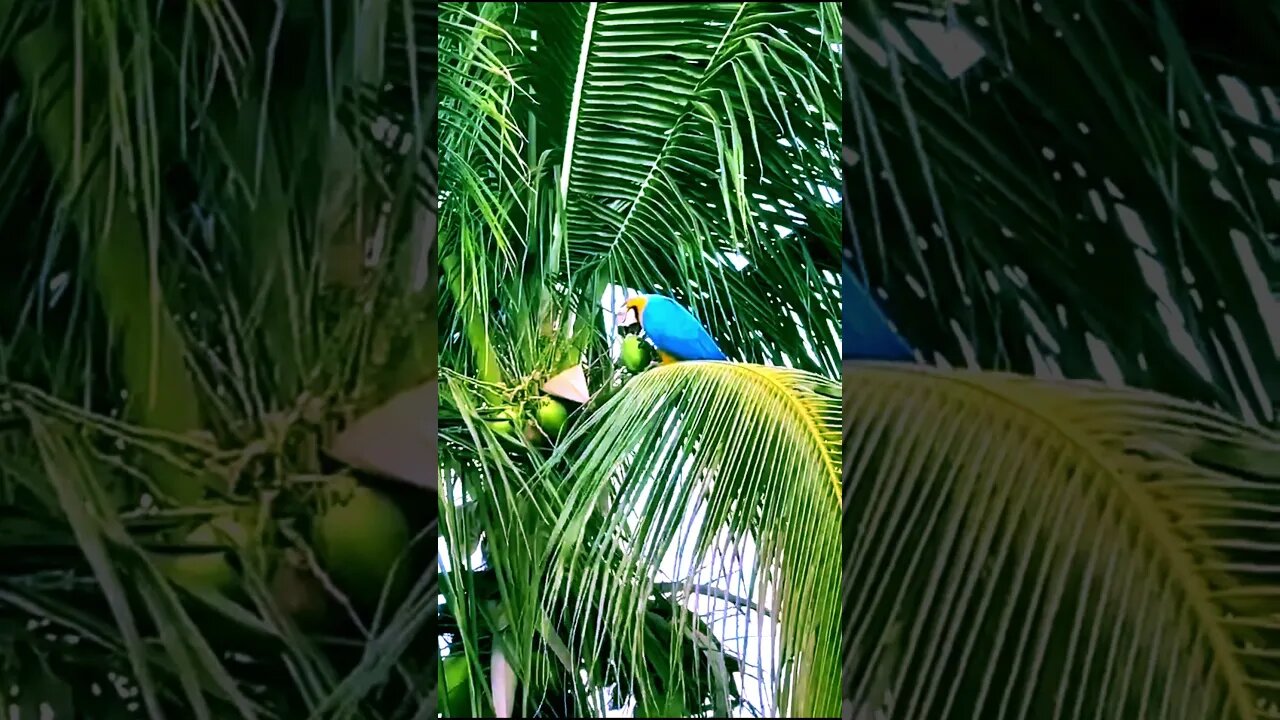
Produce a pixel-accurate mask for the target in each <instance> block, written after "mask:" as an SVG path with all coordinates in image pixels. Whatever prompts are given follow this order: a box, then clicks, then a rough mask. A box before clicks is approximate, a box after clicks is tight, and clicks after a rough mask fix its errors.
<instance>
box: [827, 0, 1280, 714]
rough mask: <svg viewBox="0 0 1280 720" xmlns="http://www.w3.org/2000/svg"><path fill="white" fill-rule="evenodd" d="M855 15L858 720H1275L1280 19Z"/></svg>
mask: <svg viewBox="0 0 1280 720" xmlns="http://www.w3.org/2000/svg"><path fill="white" fill-rule="evenodd" d="M845 11H846V16H845V24H844V26H843V29H844V38H845V48H846V55H845V57H846V66H845V67H846V71H847V72H846V75H845V77H846V98H845V100H846V106H845V113H846V116H845V118H846V119H845V127H846V135H845V139H844V143H845V147H844V161H845V183H846V184H845V195H846V197H847V199H848V203H849V209H850V214H849V220H850V222H848V223H847V224H846V229H847V232H848V235H847V236H846V245H847V248H848V251H849V254H850V262H851V264H853V265H854V266H855V268H857V269H858V270H859V271H860V273H861V274H863V275H864V276H865V277H867V278H868V280H869V284H870V285H871V286H872V288H873V290H874V291H875V292H876V293H877V294H879V295H880V296H881V298H883V299H884V302H885V305H886V306H887V308H888V310H889V311H890V315H891V316H892V317H893V318H894V320H895V321H896V322H897V324H898V326H899V327H900V328H901V329H902V330H903V331H904V334H905V335H906V336H907V337H908V338H910V339H911V341H912V343H913V344H914V345H916V346H917V347H918V348H920V349H921V350H922V351H924V354H925V356H926V357H928V358H931V359H934V360H936V361H937V362H938V364H939V365H943V366H948V365H949V366H958V365H963V366H967V367H968V368H969V369H967V370H964V371H959V370H933V369H929V370H925V369H921V368H909V367H884V366H877V365H874V364H857V365H853V364H851V365H850V366H848V367H847V368H846V370H845V374H844V378H843V384H844V395H845V411H844V413H845V414H844V462H845V467H844V486H845V491H846V496H845V497H846V506H845V515H844V523H843V524H844V528H843V530H844V547H845V558H844V570H843V583H844V596H845V603H844V608H843V622H842V628H843V639H844V648H843V651H844V671H845V672H844V678H845V683H846V684H845V687H844V696H845V698H846V700H847V701H848V702H849V703H850V704H851V706H852V709H853V713H854V715H855V716H859V717H879V718H918V717H929V718H955V719H960V718H974V717H983V718H985V717H1010V718H1042V717H1101V716H1108V717H1110V716H1115V717H1161V718H1187V719H1188V720H1190V719H1192V718H1196V719H1198V718H1208V717H1214V718H1264V717H1276V716H1277V712H1278V711H1280V696H1278V695H1277V690H1276V689H1277V687H1280V668H1277V666H1276V663H1275V657H1276V652H1277V647H1278V646H1277V643H1278V642H1280V638H1278V637H1277V634H1276V630H1277V625H1276V622H1275V618H1276V617H1277V613H1278V612H1280V604H1277V602H1276V597H1277V592H1276V589H1277V585H1276V582H1275V573H1274V568H1273V566H1272V564H1271V562H1270V559H1269V558H1270V557H1271V555H1272V554H1273V553H1274V549H1275V546H1274V536H1275V532H1276V529H1277V525H1276V518H1277V517H1280V515H1278V511H1280V495H1277V488H1278V486H1277V484H1276V482H1275V481H1276V480H1277V474H1276V471H1275V468H1277V467H1280V437H1278V436H1277V435H1276V434H1275V432H1274V431H1273V430H1272V429H1269V428H1268V427H1267V426H1269V425H1272V424H1273V423H1274V409H1275V405H1276V400H1275V398H1276V397H1277V390H1278V389H1280V386H1278V385H1277V382H1280V372H1278V371H1280V350H1278V349H1277V348H1278V347H1280V345H1278V344H1277V338H1278V337H1280V332H1278V328H1277V326H1276V324H1275V319H1276V317H1280V316H1278V315H1277V314H1276V310H1275V308H1276V295H1275V293H1276V291H1277V290H1278V289H1280V265H1277V263H1276V259H1277V257H1278V256H1277V255H1276V253H1275V247H1274V235H1273V233H1272V228H1274V227H1275V225H1276V221H1277V219H1278V218H1280V216H1277V209H1278V208H1277V203H1276V195H1275V185H1274V183H1275V181H1274V179H1273V175H1274V172H1273V168H1272V167H1271V162H1270V154H1271V152H1272V143H1273V141H1274V139H1275V138H1276V137H1277V135H1276V131H1277V130H1278V129H1280V116H1278V115H1277V112H1276V110H1275V108H1274V98H1275V85H1276V79H1277V76H1276V73H1275V63H1274V62H1273V61H1272V59H1271V57H1270V56H1271V54H1272V50H1271V44H1270V42H1269V41H1268V40H1267V39H1266V38H1267V37H1269V36H1270V35H1272V34H1274V32H1275V31H1276V29H1277V27H1280V25H1278V24H1280V15H1277V14H1276V11H1275V8H1274V7H1270V6H1263V5H1259V4H1254V3H1240V2H1227V3H1217V4H1215V5H1213V6H1212V8H1210V7H1209V6H1205V5H1200V4H1196V3H1185V2H1178V1H1177V0H1156V1H1155V2H1150V3H1113V2H1104V1H1101V0H1099V1H1095V0H1086V1H1084V2H1079V3H1049V2H1043V3H1034V4H1023V3H997V2H972V3H965V4H960V3H930V4H916V5H911V6H908V5H907V4H905V3H903V4H894V5H892V6H891V5H889V4H885V3H875V2H855V3H849V4H846V6H845ZM970 50H972V51H973V52H972V53H970ZM977 368H983V369H985V371H986V372H975V370H976V369H977ZM996 370H1013V371H1016V372H1017V373H1019V374H1020V375H1018V376H1013V375H1007V374H1005V373H1003V372H994V371H996ZM1033 376H1039V377H1033ZM1063 378H1074V380H1072V381H1065V380H1063ZM1091 378H1097V379H1101V380H1104V381H1105V384H1103V383H1098V382H1094V381H1091V380H1089V379H1091ZM1126 386H1127V387H1126ZM1134 388H1141V389H1134Z"/></svg>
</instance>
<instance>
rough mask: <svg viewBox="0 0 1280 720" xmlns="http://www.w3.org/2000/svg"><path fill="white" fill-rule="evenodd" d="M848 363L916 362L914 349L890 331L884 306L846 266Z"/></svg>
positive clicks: (844, 290) (844, 292) (846, 358)
mask: <svg viewBox="0 0 1280 720" xmlns="http://www.w3.org/2000/svg"><path fill="white" fill-rule="evenodd" d="M842 283H843V297H844V333H843V335H844V359H845V360H885V361H904V362H909V361H913V360H915V353H914V352H912V350H911V346H910V345H908V344H907V342H906V341H905V340H903V339H902V337H901V336H900V335H898V334H897V333H896V332H894V330H893V328H891V327H889V319H888V318H887V317H885V314H884V312H882V311H881V310H880V306H879V305H877V304H876V302H875V300H873V299H872V298H871V294H870V293H868V292H867V289H866V287H864V286H863V285H862V283H861V282H859V281H858V280H857V278H855V277H854V276H853V272H852V271H851V270H850V269H849V265H848V264H847V263H846V264H845V266H844V271H843V275H842Z"/></svg>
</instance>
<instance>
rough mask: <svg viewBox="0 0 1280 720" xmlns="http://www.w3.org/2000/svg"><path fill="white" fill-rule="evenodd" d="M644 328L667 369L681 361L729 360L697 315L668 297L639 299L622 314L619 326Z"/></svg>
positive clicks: (630, 301)
mask: <svg viewBox="0 0 1280 720" xmlns="http://www.w3.org/2000/svg"><path fill="white" fill-rule="evenodd" d="M636 323H639V324H640V327H641V329H643V330H644V332H645V334H646V335H648V336H649V341H650V342H652V343H653V347H654V349H656V350H657V351H658V356H659V357H661V358H662V364H663V365H670V364H671V363H673V362H679V361H681V360H727V359H728V358H726V357H725V354H724V352H723V351H721V350H720V346H719V345H716V341H715V340H714V339H712V337H711V334H710V333H708V332H707V329H706V328H704V327H703V326H702V323H700V322H698V318H696V317H694V316H693V313H691V312H689V311H688V310H686V309H685V308H684V306H683V305H681V304H680V303H678V302H676V301H675V300H672V299H671V298H669V297H667V296H665V295H639V296H637V297H633V298H631V299H629V300H627V301H626V302H625V303H623V305H622V309H621V310H620V311H618V326H619V327H626V326H628V325H634V324H636Z"/></svg>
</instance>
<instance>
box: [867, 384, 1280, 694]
mask: <svg viewBox="0 0 1280 720" xmlns="http://www.w3.org/2000/svg"><path fill="white" fill-rule="evenodd" d="M843 385H844V400H845V406H844V407H845V410H844V412H845V414H844V481H845V500H844V502H845V505H844V521H843V522H844V543H845V547H846V553H845V559H844V569H843V572H844V576H843V590H844V594H845V602H844V608H843V621H842V626H843V630H844V662H845V665H844V682H845V686H844V693H845V698H846V700H848V701H851V702H852V703H853V705H854V707H855V708H856V709H858V711H860V712H863V713H880V714H879V715H875V716H877V717H887V718H915V717H934V718H960V717H965V718H968V717H975V716H982V717H988V716H991V717H996V716H1002V717H1014V718H1033V717H1035V718H1038V717H1093V716H1095V715H1096V714H1097V713H1098V712H1099V711H1101V710H1102V709H1104V708H1105V709H1108V711H1114V712H1115V713H1116V714H1118V715H1121V716H1126V717H1129V716H1131V717H1142V716H1151V717H1163V718H1203V717H1233V718H1264V717H1276V716H1277V714H1280V704H1277V703H1278V701H1280V696H1278V694H1277V693H1278V689H1277V687H1276V685H1275V681H1274V679H1275V677H1276V676H1277V670H1278V668H1277V666H1276V657H1277V654H1276V650H1277V648H1278V647H1280V645H1278V643H1280V624H1277V623H1276V619H1275V615H1274V602H1273V597H1274V595H1275V593H1276V588H1277V585H1276V570H1275V567H1274V564H1272V563H1271V562H1270V561H1269V560H1268V558H1269V556H1270V555H1271V554H1273V553H1274V551H1275V544H1274V542H1273V536H1274V534H1275V530H1276V528H1277V521H1278V519H1280V487H1278V486H1276V485H1275V483H1274V482H1271V481H1264V480H1254V479H1249V478H1248V477H1247V476H1244V475H1242V474H1240V473H1239V472H1232V471H1229V470H1227V469H1226V468H1231V467H1233V466H1235V467H1247V466H1249V465H1253V466H1259V467H1277V466H1280V436H1277V435H1276V434H1275V433H1273V432H1269V431H1264V430H1260V429H1258V428H1256V427H1254V426H1250V425H1247V424H1244V423H1241V422H1240V421H1238V420H1236V419H1234V418H1233V417H1231V416H1230V415H1227V414H1225V413H1222V412H1220V411H1216V410H1211V409H1208V408H1206V407H1203V406H1200V405H1197V404H1194V403H1191V402H1189V401H1185V400H1181V399H1177V398H1172V397H1167V396H1162V395H1158V394H1155V393H1151V392H1147V391H1137V390H1128V389H1116V388H1112V387H1107V386H1104V385H1102V384H1099V383H1094V382H1067V381H1053V380H1043V379H1032V378H1026V377H1019V376H1010V375H1005V374H999V373H977V372H967V371H939V370H930V369H923V368H914V367H902V366H896V367H889V366H876V365H864V366H857V365H850V366H847V367H846V371H845V374H844V382H843ZM1205 457H1218V458H1221V459H1222V460H1221V461H1220V462H1218V463H1216V464H1209V463H1206V462H1204V461H1203V458H1205ZM1245 460H1247V462H1246V461H1245Z"/></svg>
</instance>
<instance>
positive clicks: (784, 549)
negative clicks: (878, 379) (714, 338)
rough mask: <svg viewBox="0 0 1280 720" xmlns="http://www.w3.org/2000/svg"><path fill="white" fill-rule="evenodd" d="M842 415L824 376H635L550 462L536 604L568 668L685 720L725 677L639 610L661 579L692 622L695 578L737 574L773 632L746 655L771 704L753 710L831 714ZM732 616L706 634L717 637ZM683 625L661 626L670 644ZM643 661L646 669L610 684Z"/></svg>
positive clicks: (750, 369)
mask: <svg viewBox="0 0 1280 720" xmlns="http://www.w3.org/2000/svg"><path fill="white" fill-rule="evenodd" d="M839 417H840V397H839V393H838V392H837V388H836V386H835V384H834V383H832V382H830V381H828V380H825V379H823V378H821V377H818V376H814V375H811V374H808V373H804V372H801V371H796V370H786V369H780V368H769V367H764V366H756V365H745V364H730V363H682V364H677V365H674V366H670V367H664V368H661V369H656V370H652V371H650V372H647V373H644V374H642V375H641V376H639V377H638V378H636V379H635V380H634V381H632V382H631V383H629V384H628V385H627V386H626V387H625V388H624V389H623V390H622V391H621V392H620V393H619V394H618V395H616V396H614V397H613V399H611V400H610V401H609V402H608V403H606V404H605V405H604V406H602V407H601V408H600V409H599V410H597V411H596V412H595V413H594V414H593V415H592V416H591V417H589V418H588V419H586V420H585V421H584V423H583V424H582V425H581V426H580V427H581V429H580V430H578V431H577V432H576V433H575V435H576V436H577V437H578V438H579V439H578V440H576V441H575V440H573V439H571V440H570V441H569V442H568V444H566V446H565V447H568V448H572V451H571V452H570V451H565V452H562V453H559V456H560V459H564V460H565V461H566V462H565V463H564V465H563V470H562V471H561V470H559V469H558V468H559V467H561V466H560V465H558V464H557V461H556V459H553V460H552V461H551V465H550V467H551V468H555V470H554V472H556V476H557V478H560V477H563V479H562V480H560V482H561V483H563V487H565V488H566V500H565V509H564V511H563V512H562V514H561V515H560V518H559V520H558V522H557V523H556V527H555V534H554V536H553V539H552V541H551V549H552V551H553V555H552V558H551V565H550V569H549V570H548V575H547V579H546V587H547V590H546V592H545V596H546V598H547V601H548V602H549V605H547V608H548V611H549V612H551V614H552V616H553V617H560V618H562V622H563V623H564V624H565V627H566V628H567V632H568V634H569V636H570V638H571V641H570V642H571V645H570V647H571V649H572V650H573V651H574V653H575V655H574V658H575V662H578V663H585V665H586V666H587V667H588V668H589V669H590V670H591V671H592V672H593V674H601V675H603V676H604V677H606V678H608V679H609V680H611V681H618V682H620V683H621V684H622V687H623V688H624V689H625V691H626V692H631V693H635V694H637V695H638V696H640V698H641V699H642V700H645V699H647V700H649V701H653V700H654V698H655V694H656V693H657V694H659V695H658V697H666V696H668V695H671V694H676V695H678V696H680V697H684V695H681V693H688V694H689V696H690V697H692V698H694V699H696V700H697V703H696V704H695V705H694V706H693V707H691V708H690V709H691V710H693V711H695V712H697V711H698V708H699V707H700V704H701V701H702V698H703V697H704V695H705V694H706V693H707V692H708V688H713V687H715V685H714V682H715V681H716V679H717V677H719V676H718V675H717V671H719V672H721V673H722V672H723V668H720V669H719V670H718V669H717V666H716V664H715V657H716V656H715V654H708V655H707V656H706V657H700V658H699V659H698V662H696V663H695V664H694V666H693V667H692V668H685V667H684V666H683V665H682V664H681V663H682V661H683V658H682V656H681V655H680V654H678V653H676V652H675V650H674V647H672V648H666V647H663V642H666V639H665V638H662V637H661V636H657V638H655V637H654V636H653V634H652V633H653V631H652V629H651V628H649V627H648V626H647V624H646V612H648V610H647V608H648V607H649V605H648V598H649V597H650V595H651V594H652V593H653V591H654V589H655V583H656V582H658V580H659V578H660V577H661V576H662V575H664V574H666V575H668V576H669V577H670V579H671V580H672V581H674V582H677V583H678V584H679V588H680V589H679V591H677V593H676V595H677V596H681V597H683V598H684V602H690V603H693V605H692V607H693V608H694V609H698V610H703V609H705V608H706V607H707V600H706V598H696V597H693V598H691V597H690V592H691V588H692V587H693V586H695V585H697V584H699V583H701V582H706V581H708V579H709V578H706V577H702V575H704V574H707V573H711V574H713V575H714V576H715V577H716V578H718V577H720V576H721V574H722V573H723V574H732V573H735V572H736V573H741V574H742V578H743V580H742V585H743V587H742V589H741V591H740V592H741V595H742V596H744V597H746V598H750V599H751V600H753V601H754V602H755V603H756V604H757V605H758V606H759V607H761V608H768V609H769V611H770V615H771V617H772V618H773V619H774V621H775V622H776V623H777V625H776V628H775V629H772V630H768V631H764V632H765V636H764V637H762V638H761V639H760V642H761V643H762V644H763V647H761V648H757V649H756V651H757V652H758V653H760V655H759V656H758V657H756V658H755V660H756V661H757V662H762V663H763V664H764V667H762V668H761V672H762V673H765V674H767V675H768V678H767V684H768V685H769V686H771V689H772V690H773V692H774V693H776V695H775V697H771V698H768V699H762V700H763V707H764V709H765V712H766V713H770V712H771V711H772V712H782V713H785V714H786V716H792V715H795V716H801V717H812V716H823V715H829V714H835V713H836V712H837V711H838V708H839V688H838V678H837V664H838V661H837V653H838V647H837V643H836V637H837V635H836V623H837V620H836V616H837V609H836V605H837V603H838V585H839V583H838V580H837V576H836V573H837V567H838V563H837V561H836V557H837V556H838V555H839V553H840V547H839V544H838V542H837V541H836V532H835V524H836V522H837V514H838V504H839V499H840V477H839V469H838V464H839V453H840V448H839V445H838V429H837V428H838V422H839V421H838V419H839ZM578 443H580V444H578ZM561 473H563V475H562V474H561ZM747 558H753V560H747ZM699 578H701V579H699ZM712 579H714V578H712ZM553 610H555V611H559V612H552V611H553ZM738 612H740V613H741V614H742V615H743V617H744V618H750V620H746V619H742V620H740V621H741V622H744V623H746V624H750V622H755V623H760V622H761V618H762V615H761V614H760V613H759V612H756V613H752V612H750V611H749V610H748V609H747V608H738ZM733 614H734V613H733V611H732V610H729V611H728V612H727V614H726V617H725V619H723V620H720V621H712V622H711V626H712V628H713V629H714V631H715V633H716V634H717V635H720V636H722V637H723V636H724V635H725V634H726V633H728V632H730V628H731V627H732V625H731V623H730V620H729V619H728V617H729V616H730V615H733ZM688 622H690V619H689V618H687V617H678V618H677V619H675V620H673V621H672V623H673V626H674V627H675V628H676V629H677V633H676V635H677V636H678V634H679V631H680V630H683V629H685V628H686V627H687V623H688ZM757 627H759V626H758V625H757ZM655 642H656V643H657V644H656V645H655V644H654V643H655ZM764 658H768V659H764ZM611 664H612V666H610V665H611ZM646 664H651V665H653V666H654V669H655V670H656V672H654V673H653V674H648V675H644V676H640V675H636V676H633V677H620V676H619V674H618V673H619V672H620V669H621V668H626V667H645V666H646ZM655 678H660V680H655ZM633 684H634V686H632V685H633ZM661 693H665V694H666V695H661ZM713 697H714V694H713ZM707 709H711V708H707ZM720 711H721V712H723V708H720Z"/></svg>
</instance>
